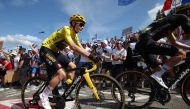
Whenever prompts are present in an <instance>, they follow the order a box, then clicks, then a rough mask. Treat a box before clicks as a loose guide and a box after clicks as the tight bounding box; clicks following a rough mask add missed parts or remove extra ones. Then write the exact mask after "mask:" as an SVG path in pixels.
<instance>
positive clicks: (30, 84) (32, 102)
mask: <svg viewBox="0 0 190 109" xmlns="http://www.w3.org/2000/svg"><path fill="white" fill-rule="evenodd" d="M45 82H46V81H45V80H44V79H42V78H31V79H29V80H28V81H27V82H26V83H25V84H24V86H23V88H22V92H21V97H22V103H23V105H24V108H25V109H32V108H35V109H43V107H42V105H41V103H40V102H39V100H40V98H39V94H38V93H37V91H40V90H39V89H40V88H41V87H42V85H43V84H45Z"/></svg>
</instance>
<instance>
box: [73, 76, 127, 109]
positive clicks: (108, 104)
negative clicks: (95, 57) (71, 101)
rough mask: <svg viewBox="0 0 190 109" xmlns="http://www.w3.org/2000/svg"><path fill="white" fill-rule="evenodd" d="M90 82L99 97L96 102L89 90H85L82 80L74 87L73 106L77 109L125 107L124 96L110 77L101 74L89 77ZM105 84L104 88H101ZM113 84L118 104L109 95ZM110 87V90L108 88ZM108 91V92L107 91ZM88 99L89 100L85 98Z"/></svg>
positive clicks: (85, 86)
mask: <svg viewBox="0 0 190 109" xmlns="http://www.w3.org/2000/svg"><path fill="white" fill-rule="evenodd" d="M90 78H91V80H92V81H93V83H94V85H95V86H96V88H97V90H98V93H99V95H100V99H101V100H99V101H97V100H96V99H95V97H94V95H93V92H92V90H91V89H90V88H87V85H86V81H85V80H84V79H83V80H82V81H81V82H80V83H79V84H78V86H77V87H76V98H75V104H76V107H77V108H78V109H97V108H103V109H123V108H124V106H125V96H124V93H123V89H122V88H121V86H120V84H119V83H118V82H117V81H116V80H115V79H114V78H112V77H110V76H108V75H103V74H92V75H90ZM103 82H105V84H106V86H102V85H103V84H102V83H103ZM113 84H114V86H115V87H116V89H115V90H117V93H118V96H119V97H120V101H119V102H115V100H114V99H113V97H112V95H111V93H112V92H111V87H112V85H113ZM109 87H110V88H109ZM109 90H110V91H109ZM86 97H89V98H86Z"/></svg>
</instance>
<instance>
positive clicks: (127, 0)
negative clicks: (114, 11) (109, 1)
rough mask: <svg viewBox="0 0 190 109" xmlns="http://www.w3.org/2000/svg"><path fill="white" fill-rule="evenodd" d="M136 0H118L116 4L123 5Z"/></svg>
mask: <svg viewBox="0 0 190 109" xmlns="http://www.w3.org/2000/svg"><path fill="white" fill-rule="evenodd" d="M134 1H136V0H118V5H119V6H124V5H129V4H131V3H133V2H134Z"/></svg>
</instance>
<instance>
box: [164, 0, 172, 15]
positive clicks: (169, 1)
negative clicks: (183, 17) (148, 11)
mask: <svg viewBox="0 0 190 109" xmlns="http://www.w3.org/2000/svg"><path fill="white" fill-rule="evenodd" d="M171 5H172V0H166V1H165V3H164V6H163V8H162V12H164V11H166V10H169V9H170V8H171Z"/></svg>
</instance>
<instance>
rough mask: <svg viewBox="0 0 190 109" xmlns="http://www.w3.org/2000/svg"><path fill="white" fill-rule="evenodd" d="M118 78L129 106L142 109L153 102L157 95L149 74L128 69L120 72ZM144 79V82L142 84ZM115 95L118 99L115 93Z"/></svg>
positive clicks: (130, 108) (132, 108)
mask: <svg viewBox="0 0 190 109" xmlns="http://www.w3.org/2000/svg"><path fill="white" fill-rule="evenodd" d="M130 76H131V77H130ZM132 76H133V77H132ZM129 78H130V79H131V80H129ZM116 80H117V81H118V82H119V83H120V84H121V86H122V88H123V90H124V93H125V98H127V99H126V100H125V104H126V107H127V108H129V109H141V108H144V107H147V106H149V105H150V104H152V102H153V100H154V95H155V94H154V88H153V86H154V85H153V82H152V80H151V79H150V78H149V77H148V76H147V75H145V74H144V73H142V72H139V71H126V72H123V73H121V74H119V75H118V76H117V77H116ZM142 81H143V82H144V84H141V83H142ZM113 97H114V98H115V99H116V100H117V97H115V94H114V93H113Z"/></svg>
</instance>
